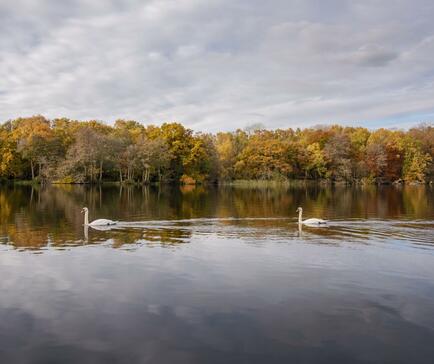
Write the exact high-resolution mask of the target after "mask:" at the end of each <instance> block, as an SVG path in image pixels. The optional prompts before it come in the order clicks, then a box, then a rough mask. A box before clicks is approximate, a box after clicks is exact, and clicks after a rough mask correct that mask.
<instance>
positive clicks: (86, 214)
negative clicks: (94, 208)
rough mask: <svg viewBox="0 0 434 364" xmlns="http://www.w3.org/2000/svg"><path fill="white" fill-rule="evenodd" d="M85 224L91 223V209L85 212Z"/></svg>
mask: <svg viewBox="0 0 434 364" xmlns="http://www.w3.org/2000/svg"><path fill="white" fill-rule="evenodd" d="M84 225H89V211H85V212H84Z"/></svg>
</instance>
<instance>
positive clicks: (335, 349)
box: [0, 186, 434, 364]
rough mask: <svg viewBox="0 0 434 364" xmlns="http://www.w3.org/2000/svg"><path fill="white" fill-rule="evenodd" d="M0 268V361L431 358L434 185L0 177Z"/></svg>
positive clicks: (433, 337)
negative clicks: (100, 222)
mask: <svg viewBox="0 0 434 364" xmlns="http://www.w3.org/2000/svg"><path fill="white" fill-rule="evenodd" d="M84 206H87V207H88V208H89V211H90V219H91V220H93V219H96V218H108V219H112V220H119V221H120V225H119V226H117V227H114V228H112V229H110V230H105V231H104V230H103V231H101V230H95V229H93V228H87V229H85V228H84V227H83V215H82V214H81V213H80V210H81V208H82V207H84ZM298 206H302V207H303V210H304V216H305V217H306V218H308V217H321V218H326V219H329V220H330V225H329V226H328V227H326V228H312V227H303V229H301V230H300V229H299V228H298V224H297V214H296V213H295V210H296V209H297V207H298ZM0 277H1V278H0V292H1V296H0V362H1V363H44V364H46V363H63V364H65V363H238V364H240V363H249V364H250V363H432V362H433V360H434V359H433V358H434V189H433V188H432V187H428V186H427V187H425V186H414V187H412V186H407V187H392V186H389V187H379V188H377V187H366V188H362V187H355V188H354V187H353V188H351V187H319V186H316V187H315V186H311V187H306V188H301V187H280V188H277V187H276V188H258V189H255V188H242V187H220V188H205V187H191V186H185V187H162V188H157V187H144V188H137V187H128V188H119V187H116V186H104V187H90V186H57V187H56V186H52V187H49V186H48V187H38V188H32V187H28V186H3V187H0Z"/></svg>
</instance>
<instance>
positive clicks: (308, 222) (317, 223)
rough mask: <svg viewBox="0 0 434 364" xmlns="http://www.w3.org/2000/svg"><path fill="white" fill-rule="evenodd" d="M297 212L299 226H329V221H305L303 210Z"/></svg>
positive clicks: (299, 209)
mask: <svg viewBox="0 0 434 364" xmlns="http://www.w3.org/2000/svg"><path fill="white" fill-rule="evenodd" d="M296 212H298V223H299V224H303V225H310V226H326V225H327V220H323V219H317V218H312V219H306V220H303V217H302V216H303V209H302V208H301V207H299V208H298V209H297V211H296Z"/></svg>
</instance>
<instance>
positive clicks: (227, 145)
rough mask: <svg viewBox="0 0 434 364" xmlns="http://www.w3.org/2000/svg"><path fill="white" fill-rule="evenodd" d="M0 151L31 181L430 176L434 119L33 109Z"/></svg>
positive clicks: (3, 131) (9, 167)
mask: <svg viewBox="0 0 434 364" xmlns="http://www.w3.org/2000/svg"><path fill="white" fill-rule="evenodd" d="M0 157H1V159H0V180H3V181H16V180H29V181H32V182H33V183H102V182H120V183H123V184H150V183H162V182H175V183H183V184H200V183H232V182H235V183H236V182H237V181H252V180H255V181H272V182H290V181H293V180H301V181H321V182H327V183H349V184H354V183H366V184H371V183H401V182H409V183H427V182H432V181H433V180H434V165H433V159H434V127H433V126H432V125H424V124H422V125H420V126H418V127H414V128H412V129H410V130H407V131H404V130H389V129H377V130H373V131H372V130H368V129H366V128H363V127H343V126H339V125H332V126H318V127H313V128H305V129H290V128H289V129H277V130H266V129H263V128H261V127H257V128H249V129H246V130H241V129H238V130H236V131H234V132H220V133H216V134H208V133H194V132H193V131H192V130H190V129H188V128H186V127H184V126H183V125H182V124H179V123H175V122H174V123H164V124H162V125H161V126H155V125H147V126H145V125H143V124H141V123H139V122H136V121H132V120H117V121H116V122H115V123H114V125H113V126H110V125H107V124H105V123H104V122H101V121H96V120H91V121H77V120H70V119H67V118H58V119H53V120H49V119H47V118H45V117H43V116H40V115H37V116H33V117H27V118H18V119H15V120H10V121H6V122H4V123H3V124H1V125H0Z"/></svg>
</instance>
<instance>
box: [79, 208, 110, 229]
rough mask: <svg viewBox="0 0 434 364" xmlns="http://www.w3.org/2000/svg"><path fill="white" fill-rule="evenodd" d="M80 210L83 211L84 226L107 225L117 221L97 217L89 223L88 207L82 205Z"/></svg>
mask: <svg viewBox="0 0 434 364" xmlns="http://www.w3.org/2000/svg"><path fill="white" fill-rule="evenodd" d="M81 212H84V225H86V226H109V225H116V224H117V221H112V220H108V219H98V220H94V221H92V222H91V223H89V209H88V208H87V207H83V210H81Z"/></svg>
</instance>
